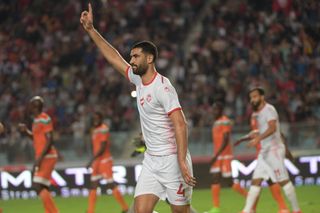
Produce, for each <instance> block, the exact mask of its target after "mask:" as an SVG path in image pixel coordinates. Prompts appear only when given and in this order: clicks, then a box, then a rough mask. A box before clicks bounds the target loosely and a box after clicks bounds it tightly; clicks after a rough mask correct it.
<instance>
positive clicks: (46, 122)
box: [42, 116, 53, 133]
mask: <svg viewBox="0 0 320 213" xmlns="http://www.w3.org/2000/svg"><path fill="white" fill-rule="evenodd" d="M42 126H43V127H42V130H43V131H44V132H45V133H48V132H52V131H53V124H52V120H51V118H50V117H49V116H48V117H47V118H45V119H43V122H42Z"/></svg>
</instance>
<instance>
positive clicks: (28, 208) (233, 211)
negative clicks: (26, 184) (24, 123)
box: [0, 186, 320, 213]
mask: <svg viewBox="0 0 320 213" xmlns="http://www.w3.org/2000/svg"><path fill="white" fill-rule="evenodd" d="M296 191H297V196H298V200H299V204H300V206H301V209H302V211H303V212H304V213H319V212H320V201H319V196H320V187H319V186H301V187H297V188H296ZM125 199H126V201H127V202H128V203H129V204H131V202H132V196H125ZM55 201H56V203H57V205H58V207H59V210H60V213H73V212H74V213H84V212H85V210H86V207H87V199H86V198H84V197H77V198H60V197H58V198H55ZM244 202H245V199H244V198H243V197H241V196H240V195H238V194H236V193H235V192H233V191H232V190H231V189H222V190H221V198H220V203H221V212H222V213H238V212H239V211H240V210H241V209H242V207H243V205H244ZM287 204H288V202H287ZM192 205H193V207H194V208H195V209H197V210H198V212H199V213H200V212H204V211H206V210H208V209H210V208H211V193H210V190H208V189H207V190H195V191H194V193H193V200H192ZM288 206H289V204H288ZM0 207H1V208H2V209H3V213H20V212H23V213H38V212H39V213H41V212H44V210H43V209H42V204H41V201H40V200H39V199H31V200H10V201H0ZM156 211H158V212H159V213H169V212H170V208H169V206H168V205H167V204H166V203H165V202H162V201H161V202H159V203H158V205H157V207H156ZM119 212H121V210H120V207H119V206H118V205H117V203H116V202H115V200H114V198H113V197H112V196H100V197H99V198H98V201H97V204H96V213H119ZM257 212H258V213H276V212H277V205H276V203H275V202H274V201H273V200H272V197H271V194H270V192H269V190H268V189H267V188H264V189H263V191H262V195H261V197H260V200H259V204H258V208H257Z"/></svg>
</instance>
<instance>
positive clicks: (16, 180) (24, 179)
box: [1, 170, 32, 189]
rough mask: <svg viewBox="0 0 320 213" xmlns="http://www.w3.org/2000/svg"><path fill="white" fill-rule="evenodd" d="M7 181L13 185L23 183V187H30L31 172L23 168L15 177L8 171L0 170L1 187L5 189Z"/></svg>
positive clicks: (7, 184) (7, 185)
mask: <svg viewBox="0 0 320 213" xmlns="http://www.w3.org/2000/svg"><path fill="white" fill-rule="evenodd" d="M9 183H11V184H12V185H13V186H19V185H20V184H22V183H23V184H24V187H25V188H30V187H31V184H32V181H31V172H30V171H28V170H25V171H23V172H21V173H20V174H19V175H18V176H17V177H14V176H12V175H10V174H9V173H8V172H1V187H2V188H3V189H7V188H8V187H9Z"/></svg>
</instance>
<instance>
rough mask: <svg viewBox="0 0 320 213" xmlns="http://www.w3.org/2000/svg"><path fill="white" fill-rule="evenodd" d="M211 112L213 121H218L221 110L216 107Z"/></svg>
mask: <svg viewBox="0 0 320 213" xmlns="http://www.w3.org/2000/svg"><path fill="white" fill-rule="evenodd" d="M212 111H213V117H214V118H215V119H218V118H219V117H220V116H221V115H222V110H221V108H220V107H218V106H216V105H214V106H213V108H212Z"/></svg>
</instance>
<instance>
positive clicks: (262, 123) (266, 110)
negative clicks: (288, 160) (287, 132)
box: [252, 103, 284, 152]
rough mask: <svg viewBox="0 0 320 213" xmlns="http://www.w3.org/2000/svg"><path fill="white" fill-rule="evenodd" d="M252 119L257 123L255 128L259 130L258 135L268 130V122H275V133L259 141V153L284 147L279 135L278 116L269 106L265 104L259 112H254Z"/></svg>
mask: <svg viewBox="0 0 320 213" xmlns="http://www.w3.org/2000/svg"><path fill="white" fill-rule="evenodd" d="M252 117H253V118H255V119H256V121H257V128H258V130H259V134H263V133H264V132H265V131H266V130H267V129H268V122H269V121H272V120H275V121H276V125H277V129H276V131H275V132H274V133H273V134H272V135H270V136H268V137H267V138H265V139H263V140H261V142H260V144H261V152H266V151H269V150H270V148H277V147H282V146H283V147H284V145H283V143H282V140H281V134H280V123H279V116H278V113H277V111H276V109H275V108H274V106H272V105H271V104H268V103H266V105H265V106H264V107H263V108H262V109H261V110H260V111H259V112H254V113H253V114H252Z"/></svg>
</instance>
